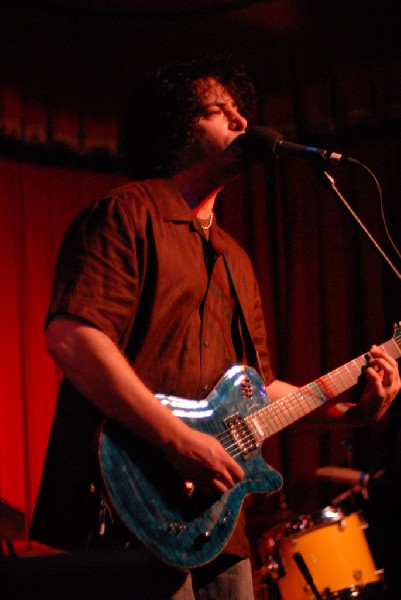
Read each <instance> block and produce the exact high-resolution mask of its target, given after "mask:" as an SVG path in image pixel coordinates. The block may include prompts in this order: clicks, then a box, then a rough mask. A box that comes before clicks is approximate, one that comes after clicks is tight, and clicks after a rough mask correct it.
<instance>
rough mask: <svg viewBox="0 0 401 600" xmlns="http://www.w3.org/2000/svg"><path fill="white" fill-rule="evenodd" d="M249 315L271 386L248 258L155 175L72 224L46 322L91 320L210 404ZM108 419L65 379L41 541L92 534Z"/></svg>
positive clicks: (144, 365)
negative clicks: (89, 487)
mask: <svg viewBox="0 0 401 600" xmlns="http://www.w3.org/2000/svg"><path fill="white" fill-rule="evenodd" d="M227 267H228V269H229V272H228V270H227ZM233 288H234V289H235V291H233ZM236 298H238V301H239V302H238V301H236ZM239 305H240V307H241V308H239ZM241 312H242V314H243V317H244V319H245V321H246V324H247V329H248V331H249V334H250V337H251V338H252V341H253V346H254V349H255V350H256V353H257V355H258V359H259V361H258V367H259V368H260V370H261V371H262V375H263V376H264V379H265V381H266V383H267V384H268V383H270V382H271V381H272V380H273V378H274V377H273V374H272V371H271V368H270V363H269V357H268V352H267V345H266V333H265V326H264V320H263V315H262V310H261V303H260V296H259V291H258V286H257V283H256V280H255V277H254V274H253V269H252V265H251V263H250V260H249V258H248V256H247V255H246V253H245V252H244V251H243V249H241V248H240V246H238V244H237V243H236V242H235V241H234V240H233V239H232V238H231V237H230V236H229V235H228V234H227V233H226V232H224V231H223V230H222V229H221V228H219V227H218V225H217V224H216V223H213V226H212V228H211V230H210V239H209V242H207V240H206V238H205V236H204V235H203V233H202V229H201V228H200V226H199V223H198V221H197V219H196V218H195V217H194V216H193V214H192V211H191V210H190V209H189V207H188V205H187V204H186V202H185V201H184V199H183V198H182V197H181V195H180V194H179V193H178V191H177V190H176V189H175V187H174V186H173V184H172V183H171V182H170V181H169V180H162V179H155V180H148V181H144V182H139V183H130V184H127V185H125V186H122V187H120V188H118V189H116V190H113V191H112V192H111V194H110V195H109V196H108V197H107V198H104V199H101V200H99V201H97V202H95V203H93V204H91V205H90V206H89V207H88V208H87V209H85V210H84V211H83V212H82V213H81V214H80V215H78V217H77V218H76V219H75V220H74V222H73V223H72V224H71V226H70V228H69V229H68V231H67V233H66V235H65V237H64V240H63V243H62V246H61V248H60V252H59V256H58V261H57V268H56V277H55V286H54V294H53V297H52V300H51V303H50V307H49V312H48V316H47V321H50V320H52V319H54V318H57V317H60V316H63V317H65V316H70V317H71V318H74V319H79V320H83V321H84V322H87V323H89V324H91V325H92V326H94V327H96V328H98V329H100V330H101V331H103V332H104V333H106V334H107V335H108V336H109V337H110V338H111V339H112V340H113V341H114V342H115V343H116V344H117V345H118V346H119V347H120V348H121V349H122V350H123V351H124V353H125V354H126V356H127V358H128V360H129V361H130V362H131V363H132V365H133V367H134V369H135V371H136V373H137V374H138V376H139V377H140V378H141V379H142V380H143V381H144V382H145V383H146V384H147V385H148V386H149V387H150V389H151V390H153V391H154V392H155V393H156V392H164V393H168V394H175V395H178V396H181V397H186V398H201V397H204V396H205V395H206V394H207V392H208V391H209V390H210V389H211V387H213V385H214V384H215V383H216V382H217V381H218V379H219V378H220V377H221V375H222V374H223V373H224V371H225V370H226V369H227V368H228V367H230V366H231V365H232V364H233V363H235V362H239V361H241V362H242V361H247V356H248V353H249V352H248V349H247V347H246V346H247V343H246V342H244V339H245V336H244V331H243V326H242V325H241V319H240V313H241ZM248 362H249V361H248ZM254 366H256V364H255V365H254ZM100 420H101V415H100V414H99V413H98V412H97V411H96V410H95V409H94V408H93V407H92V406H91V405H89V403H88V402H86V401H85V399H84V398H82V397H81V396H80V395H79V393H78V392H77V391H76V390H74V388H72V386H71V385H70V384H69V382H68V381H66V380H64V381H63V383H62V385H61V388H60V392H59V395H58V401H57V409H56V415H55V419H54V423H53V427H52V432H51V437H50V442H49V449H48V453H47V457H46V463H45V469H44V474H43V477H42V483H41V489H40V493H39V497H38V501H37V505H36V508H35V514H34V519H33V524H32V529H31V536H32V537H33V538H34V539H38V540H39V541H42V542H44V543H47V544H50V545H54V546H56V547H59V548H67V549H68V548H71V547H74V546H75V547H77V546H78V545H79V542H80V541H81V540H82V539H83V535H84V530H85V529H87V527H88V524H87V523H86V522H85V520H86V519H87V515H86V513H85V510H83V509H82V507H83V506H84V504H85V503H84V501H83V495H84V493H85V490H84V487H85V485H86V479H87V476H88V470H89V458H88V456H87V455H88V451H89V448H90V444H91V441H92V438H93V435H94V433H95V431H96V428H97V426H98V425H99V423H100ZM66 446H70V450H69V455H68V457H65V456H64V457H63V453H64V454H65V447H66ZM64 463H65V465H66V466H65V468H64V467H63V464H64ZM67 463H68V464H67ZM55 506H57V508H55Z"/></svg>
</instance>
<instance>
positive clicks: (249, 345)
mask: <svg viewBox="0 0 401 600" xmlns="http://www.w3.org/2000/svg"><path fill="white" fill-rule="evenodd" d="M223 257H224V264H225V266H226V270H227V275H228V280H229V283H230V288H231V293H232V295H233V298H234V301H235V304H236V306H237V308H238V315H239V321H240V332H241V337H242V340H243V344H244V351H245V356H246V362H247V364H248V365H249V366H250V367H253V368H255V369H256V370H257V371H258V372H259V375H260V376H261V377H262V379H263V380H264V377H263V370H262V365H261V362H260V357H259V353H258V351H257V350H256V348H255V344H254V343H253V339H252V336H251V334H250V333H249V327H248V325H247V322H246V318H245V315H244V311H243V309H242V305H241V301H240V299H239V297H238V293H237V290H236V289H235V285H234V280H233V276H232V273H231V270H230V266H229V259H228V257H227V255H226V253H225V252H223Z"/></svg>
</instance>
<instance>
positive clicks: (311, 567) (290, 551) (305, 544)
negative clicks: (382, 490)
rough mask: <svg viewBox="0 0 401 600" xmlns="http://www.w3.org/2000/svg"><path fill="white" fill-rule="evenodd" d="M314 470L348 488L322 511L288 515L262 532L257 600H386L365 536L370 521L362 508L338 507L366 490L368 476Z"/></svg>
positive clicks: (351, 471) (332, 469)
mask: <svg viewBox="0 0 401 600" xmlns="http://www.w3.org/2000/svg"><path fill="white" fill-rule="evenodd" d="M316 474H317V476H319V477H325V478H326V479H330V480H331V481H333V482H337V483H346V484H350V485H351V487H350V488H349V489H348V490H347V491H346V492H345V493H343V494H341V496H338V497H336V498H334V499H333V500H332V501H331V504H330V505H329V506H326V507H324V508H323V509H322V510H319V511H317V512H315V513H311V514H301V515H297V516H293V515H291V518H288V519H286V520H285V521H284V522H282V523H278V524H276V525H275V526H274V527H272V528H271V529H270V530H268V531H266V532H265V533H264V534H263V535H262V537H261V538H260V540H259V545H258V554H259V558H260V559H261V562H262V563H263V564H262V567H261V569H260V571H259V577H260V581H261V584H260V590H259V594H260V596H259V597H260V600H331V599H334V598H335V599H340V600H349V599H352V598H360V599H366V600H367V599H369V600H379V599H382V598H385V597H386V596H385V583H384V573H383V570H380V569H377V567H376V565H375V562H374V559H373V556H372V554H371V551H370V548H369V543H368V540H367V537H366V535H365V530H366V528H367V527H368V524H367V522H366V521H365V519H364V517H363V514H362V512H361V511H360V510H356V511H354V512H350V511H349V509H348V510H346V509H344V508H341V502H343V501H344V500H345V499H346V498H347V497H349V496H350V495H352V494H354V493H356V492H357V493H362V494H364V493H366V486H367V483H368V478H369V476H368V475H367V474H366V473H363V472H360V471H356V470H354V469H346V468H337V467H322V468H320V469H318V470H317V471H316ZM344 505H346V503H344Z"/></svg>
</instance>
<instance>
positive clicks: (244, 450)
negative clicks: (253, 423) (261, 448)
mask: <svg viewBox="0 0 401 600" xmlns="http://www.w3.org/2000/svg"><path fill="white" fill-rule="evenodd" d="M224 425H225V427H226V429H227V431H228V432H229V434H230V436H231V438H232V440H233V442H234V443H235V445H236V447H237V448H238V450H239V452H240V453H241V456H242V458H243V459H244V460H249V459H250V458H252V457H253V456H255V454H256V453H257V452H258V446H257V444H256V440H255V438H254V436H253V434H252V432H251V430H250V429H249V427H248V425H247V424H246V422H245V420H244V418H243V417H242V416H241V415H240V413H235V414H234V415H231V416H230V417H227V419H224Z"/></svg>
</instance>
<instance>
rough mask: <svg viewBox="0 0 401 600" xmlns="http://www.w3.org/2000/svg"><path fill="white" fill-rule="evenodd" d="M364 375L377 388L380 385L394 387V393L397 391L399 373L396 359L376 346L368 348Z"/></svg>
mask: <svg viewBox="0 0 401 600" xmlns="http://www.w3.org/2000/svg"><path fill="white" fill-rule="evenodd" d="M366 375H367V376H368V377H369V379H370V380H371V381H372V383H376V385H377V386H379V388H380V386H382V387H383V388H390V387H394V389H395V391H396V393H397V391H399V386H400V375H399V370H398V364H397V361H396V360H394V359H393V358H392V357H391V356H390V355H389V354H387V352H385V351H384V350H381V349H380V348H378V347H377V346H372V348H371V350H370V358H369V366H368V367H367V368H366Z"/></svg>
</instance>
